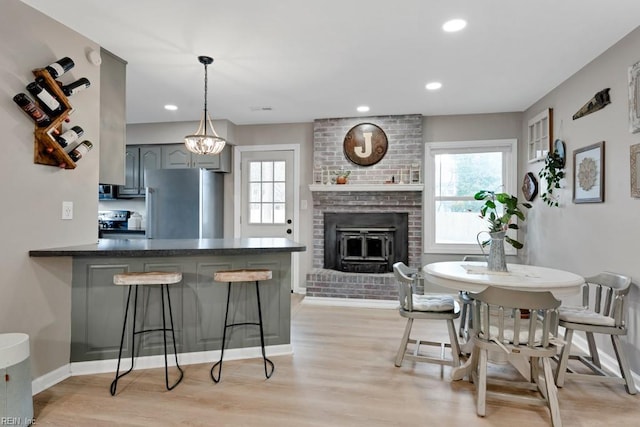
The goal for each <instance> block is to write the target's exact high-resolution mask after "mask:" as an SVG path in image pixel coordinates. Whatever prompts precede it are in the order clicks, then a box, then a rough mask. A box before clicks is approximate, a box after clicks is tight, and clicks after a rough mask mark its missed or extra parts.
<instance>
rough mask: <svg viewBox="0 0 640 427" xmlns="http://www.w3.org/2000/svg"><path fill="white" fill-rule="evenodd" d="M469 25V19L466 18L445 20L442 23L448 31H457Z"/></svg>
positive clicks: (443, 27)
mask: <svg viewBox="0 0 640 427" xmlns="http://www.w3.org/2000/svg"><path fill="white" fill-rule="evenodd" d="M466 26H467V21H465V20H464V19H452V20H450V21H447V22H445V23H444V24H443V25H442V29H443V30H444V31H446V32H447V33H455V32H456V31H460V30H462V29H463V28H464V27H466Z"/></svg>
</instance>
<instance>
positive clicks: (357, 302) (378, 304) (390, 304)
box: [301, 296, 398, 309]
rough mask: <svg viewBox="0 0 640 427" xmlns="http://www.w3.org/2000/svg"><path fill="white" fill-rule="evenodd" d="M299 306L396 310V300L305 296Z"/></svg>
mask: <svg viewBox="0 0 640 427" xmlns="http://www.w3.org/2000/svg"><path fill="white" fill-rule="evenodd" d="M301 304H308V305H324V306H334V307H359V308H383V309H397V308H398V301H396V300H377V299H354V298H329V297H310V296H305V297H304V299H303V300H302V302H301Z"/></svg>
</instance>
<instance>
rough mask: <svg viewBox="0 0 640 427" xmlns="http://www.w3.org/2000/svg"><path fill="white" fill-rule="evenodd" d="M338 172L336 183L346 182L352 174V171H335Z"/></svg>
mask: <svg viewBox="0 0 640 427" xmlns="http://www.w3.org/2000/svg"><path fill="white" fill-rule="evenodd" d="M334 173H335V174H336V184H346V183H347V178H349V175H351V171H342V170H340V171H337V172H334Z"/></svg>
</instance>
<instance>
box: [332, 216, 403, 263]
mask: <svg viewBox="0 0 640 427" xmlns="http://www.w3.org/2000/svg"><path fill="white" fill-rule="evenodd" d="M324 224H325V229H324V248H325V251H324V255H325V259H324V268H327V269H333V270H338V271H345V272H352V273H388V272H390V271H393V264H394V263H395V262H398V261H402V262H404V263H407V259H408V243H407V241H408V230H409V227H408V215H407V214H406V213H395V212H391V213H377V212H374V213H366V212H365V213H363V212H340V213H325V215H324Z"/></svg>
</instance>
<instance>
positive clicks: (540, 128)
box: [527, 108, 553, 163]
mask: <svg viewBox="0 0 640 427" xmlns="http://www.w3.org/2000/svg"><path fill="white" fill-rule="evenodd" d="M552 141H553V109H552V108H547V109H546V110H544V111H542V112H541V113H539V114H537V115H536V116H535V117H533V118H532V119H531V120H529V131H528V133H527V150H528V156H527V159H528V160H529V163H533V162H538V161H541V160H544V158H545V157H546V155H547V153H548V152H549V151H550V150H553V147H552V146H551V145H552Z"/></svg>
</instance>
